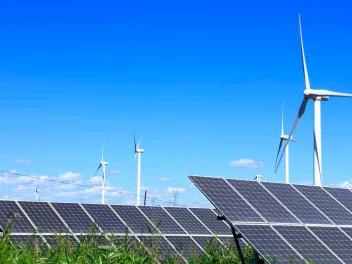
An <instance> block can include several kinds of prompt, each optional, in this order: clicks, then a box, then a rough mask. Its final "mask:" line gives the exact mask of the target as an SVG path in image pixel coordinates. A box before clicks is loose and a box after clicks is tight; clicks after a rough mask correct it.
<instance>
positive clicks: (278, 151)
mask: <svg viewBox="0 0 352 264" xmlns="http://www.w3.org/2000/svg"><path fill="white" fill-rule="evenodd" d="M283 140H284V139H283V138H280V144H279V148H278V150H277V154H276V160H275V165H276V162H277V158H278V157H279V154H280V149H281V147H282V141H283Z"/></svg>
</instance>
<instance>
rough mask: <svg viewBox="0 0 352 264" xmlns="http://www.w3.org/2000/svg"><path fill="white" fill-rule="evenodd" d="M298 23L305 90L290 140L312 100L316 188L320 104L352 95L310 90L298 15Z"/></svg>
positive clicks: (319, 177)
mask: <svg viewBox="0 0 352 264" xmlns="http://www.w3.org/2000/svg"><path fill="white" fill-rule="evenodd" d="M298 21H299V30H300V41H301V55H302V65H303V74H304V80H305V90H304V91H303V95H304V98H303V101H302V103H301V106H300V107H299V110H298V114H297V117H296V120H295V122H294V123H293V126H292V129H291V132H290V134H289V138H290V137H291V136H292V134H293V132H294V131H295V129H296V127H297V125H298V123H299V121H300V120H301V118H302V116H303V114H304V111H305V109H306V106H307V103H308V100H309V99H312V100H313V101H314V130H313V132H314V134H313V144H314V148H313V162H314V163H313V184H314V185H315V186H321V182H322V158H321V113H320V102H321V101H327V100H328V99H329V98H330V97H352V94H347V93H339V92H333V91H329V90H320V89H319V90H317V89H311V88H310V83H309V78H308V71H307V65H306V59H305V56H304V47H303V38H302V27H301V18H300V15H298ZM288 143H289V141H286V144H285V146H284V149H283V151H282V153H281V156H280V158H279V160H278V162H277V163H276V167H275V172H276V171H277V169H278V167H279V164H280V161H281V159H282V156H283V154H284V152H285V149H286V147H287V145H288Z"/></svg>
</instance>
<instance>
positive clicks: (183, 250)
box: [166, 236, 202, 259]
mask: <svg viewBox="0 0 352 264" xmlns="http://www.w3.org/2000/svg"><path fill="white" fill-rule="evenodd" d="M166 238H167V240H169V241H170V243H171V244H172V245H173V246H174V247H175V248H176V250H177V252H178V253H179V254H181V255H182V256H184V257H185V258H186V259H190V258H192V257H193V256H199V255H200V254H202V249H201V248H200V247H199V246H198V245H197V244H196V243H195V242H194V241H193V240H192V239H191V238H190V237H189V236H167V237H166Z"/></svg>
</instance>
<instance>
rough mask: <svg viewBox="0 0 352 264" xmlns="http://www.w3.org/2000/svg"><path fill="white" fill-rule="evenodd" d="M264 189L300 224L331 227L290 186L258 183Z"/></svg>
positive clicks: (322, 216) (330, 222)
mask: <svg viewBox="0 0 352 264" xmlns="http://www.w3.org/2000/svg"><path fill="white" fill-rule="evenodd" d="M260 184H261V185H263V186H264V188H266V189H267V191H268V192H270V193H271V194H272V195H274V196H275V197H276V199H277V200H279V201H280V202H281V203H282V204H284V205H285V206H286V207H287V208H288V209H289V210H290V211H291V212H292V213H293V214H294V215H295V216H296V217H297V218H298V219H299V220H300V221H301V222H302V223H305V224H327V225H329V224H330V225H332V224H333V222H332V221H331V220H329V218H328V217H327V216H325V215H324V213H322V212H321V211H320V210H319V209H318V208H317V207H316V206H315V205H314V204H312V203H311V202H310V201H309V200H308V199H307V198H306V197H305V196H303V195H302V194H301V193H300V192H298V191H297V190H296V189H295V188H294V187H293V186H292V185H290V184H284V183H273V182H260Z"/></svg>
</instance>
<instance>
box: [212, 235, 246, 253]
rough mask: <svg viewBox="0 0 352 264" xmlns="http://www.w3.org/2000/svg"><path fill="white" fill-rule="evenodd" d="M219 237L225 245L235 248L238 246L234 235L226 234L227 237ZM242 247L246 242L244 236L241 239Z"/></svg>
mask: <svg viewBox="0 0 352 264" xmlns="http://www.w3.org/2000/svg"><path fill="white" fill-rule="evenodd" d="M218 239H219V240H220V241H221V242H222V243H223V244H224V246H225V247H227V248H230V249H235V250H237V248H236V242H235V239H234V238H233V236H226V237H222V236H221V237H218ZM239 243H240V247H241V248H243V247H244V245H245V243H244V241H243V240H242V238H240V239H239Z"/></svg>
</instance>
